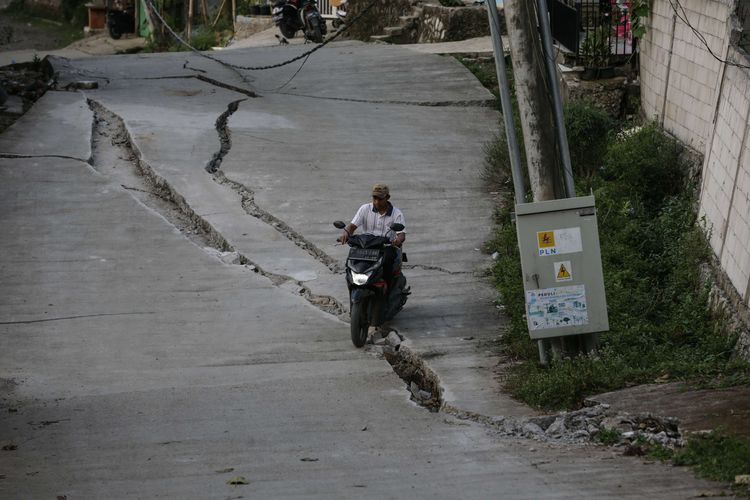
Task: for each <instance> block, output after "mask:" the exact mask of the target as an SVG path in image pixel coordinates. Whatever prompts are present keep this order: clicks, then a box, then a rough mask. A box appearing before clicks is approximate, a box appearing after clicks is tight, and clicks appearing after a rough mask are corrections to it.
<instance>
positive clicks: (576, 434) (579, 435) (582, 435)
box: [573, 429, 591, 439]
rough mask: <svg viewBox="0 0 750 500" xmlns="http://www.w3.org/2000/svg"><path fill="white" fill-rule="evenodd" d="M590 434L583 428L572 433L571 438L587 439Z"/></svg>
mask: <svg viewBox="0 0 750 500" xmlns="http://www.w3.org/2000/svg"><path fill="white" fill-rule="evenodd" d="M590 436H591V435H590V434H589V432H588V431H585V430H583V429H581V430H579V431H575V432H574V433H573V439H588V438H589V437H590Z"/></svg>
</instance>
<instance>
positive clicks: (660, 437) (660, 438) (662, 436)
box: [651, 431, 669, 444]
mask: <svg viewBox="0 0 750 500" xmlns="http://www.w3.org/2000/svg"><path fill="white" fill-rule="evenodd" d="M651 441H653V442H656V443H659V444H667V443H668V442H669V437H668V436H667V433H666V432H664V431H661V432H660V433H658V434H654V435H653V436H651Z"/></svg>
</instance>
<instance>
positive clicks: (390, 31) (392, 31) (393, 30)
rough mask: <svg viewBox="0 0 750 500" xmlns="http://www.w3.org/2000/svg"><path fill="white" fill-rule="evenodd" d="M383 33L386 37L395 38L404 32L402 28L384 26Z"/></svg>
mask: <svg viewBox="0 0 750 500" xmlns="http://www.w3.org/2000/svg"><path fill="white" fill-rule="evenodd" d="M383 31H384V32H385V34H386V35H388V36H397V35H400V34H401V33H403V32H404V27H403V26H386V27H385V28H383Z"/></svg>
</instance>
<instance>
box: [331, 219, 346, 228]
mask: <svg viewBox="0 0 750 500" xmlns="http://www.w3.org/2000/svg"><path fill="white" fill-rule="evenodd" d="M333 225H334V226H336V227H337V228H339V229H344V228H345V227H346V224H344V222H343V221H340V220H337V221H335V222H334V223H333Z"/></svg>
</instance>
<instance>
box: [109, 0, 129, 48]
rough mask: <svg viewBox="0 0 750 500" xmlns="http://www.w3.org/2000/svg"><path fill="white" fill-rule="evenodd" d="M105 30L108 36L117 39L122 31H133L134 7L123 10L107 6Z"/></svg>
mask: <svg viewBox="0 0 750 500" xmlns="http://www.w3.org/2000/svg"><path fill="white" fill-rule="evenodd" d="M107 30H108V31H109V36H111V37H112V38H114V39H115V40H119V39H120V37H121V36H122V34H123V33H135V9H134V8H133V6H132V5H131V6H128V7H125V8H124V9H123V10H117V9H110V8H107Z"/></svg>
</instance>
